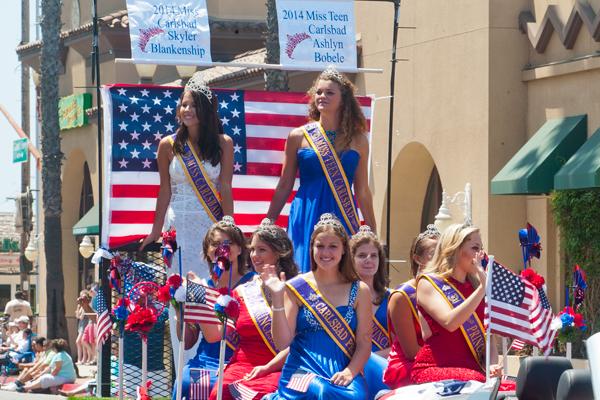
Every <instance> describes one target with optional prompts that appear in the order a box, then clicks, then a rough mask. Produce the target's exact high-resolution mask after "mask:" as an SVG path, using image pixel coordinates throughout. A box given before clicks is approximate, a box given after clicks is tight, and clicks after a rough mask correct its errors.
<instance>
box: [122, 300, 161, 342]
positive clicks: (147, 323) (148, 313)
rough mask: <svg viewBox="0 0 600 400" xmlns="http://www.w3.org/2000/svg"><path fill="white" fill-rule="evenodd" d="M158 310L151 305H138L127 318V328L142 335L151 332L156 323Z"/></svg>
mask: <svg viewBox="0 0 600 400" xmlns="http://www.w3.org/2000/svg"><path fill="white" fill-rule="evenodd" d="M156 320H157V315H156V310H155V309H153V308H151V307H141V306H139V305H136V306H135V308H134V309H133V311H132V312H131V313H130V314H129V318H127V324H125V329H126V330H127V331H129V332H138V333H140V334H142V335H145V334H147V333H148V332H150V330H151V329H152V327H153V326H154V324H156Z"/></svg>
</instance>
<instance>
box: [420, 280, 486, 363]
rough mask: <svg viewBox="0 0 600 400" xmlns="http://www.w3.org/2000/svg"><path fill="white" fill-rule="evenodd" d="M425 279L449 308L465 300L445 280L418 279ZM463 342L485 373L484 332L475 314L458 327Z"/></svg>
mask: <svg viewBox="0 0 600 400" xmlns="http://www.w3.org/2000/svg"><path fill="white" fill-rule="evenodd" d="M421 278H423V279H427V280H428V281H429V282H430V283H431V284H432V285H433V287H434V288H435V289H436V290H437V291H438V292H439V293H440V294H441V295H442V297H443V298H444V299H445V300H446V301H447V302H448V305H449V306H450V307H451V308H456V307H458V306H459V305H461V304H462V302H463V301H464V300H465V298H464V297H463V295H462V294H461V293H460V292H459V291H458V289H456V288H455V287H454V285H453V284H452V283H450V282H449V281H448V280H447V279H443V278H440V277H439V276H437V275H434V274H427V275H421V277H420V278H419V279H421ZM460 330H461V332H462V334H463V336H464V337H465V341H466V342H467V345H468V346H469V349H470V350H471V354H472V355H473V358H475V361H477V364H479V366H480V367H481V369H482V370H484V371H485V363H484V357H485V330H484V329H483V324H482V323H481V321H480V320H479V317H478V316H477V314H475V313H473V314H471V315H470V316H469V318H467V320H466V321H465V322H464V323H463V324H462V325H461V326H460Z"/></svg>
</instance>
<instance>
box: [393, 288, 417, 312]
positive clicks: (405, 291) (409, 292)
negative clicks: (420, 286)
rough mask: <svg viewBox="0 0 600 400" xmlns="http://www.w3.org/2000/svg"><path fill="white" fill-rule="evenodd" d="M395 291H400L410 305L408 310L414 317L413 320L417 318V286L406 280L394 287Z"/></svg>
mask: <svg viewBox="0 0 600 400" xmlns="http://www.w3.org/2000/svg"><path fill="white" fill-rule="evenodd" d="M396 291H397V292H399V293H401V294H402V295H403V296H404V298H406V301H407V302H408V305H409V306H410V310H411V311H412V313H413V316H414V317H415V320H416V321H418V320H419V315H418V314H417V288H416V287H415V286H413V285H411V284H410V283H408V282H406V283H403V284H402V285H400V286H398V287H397V288H396Z"/></svg>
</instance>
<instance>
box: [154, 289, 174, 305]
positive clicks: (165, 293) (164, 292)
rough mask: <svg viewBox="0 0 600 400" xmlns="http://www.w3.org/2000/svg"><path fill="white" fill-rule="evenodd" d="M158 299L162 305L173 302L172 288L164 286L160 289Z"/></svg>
mask: <svg viewBox="0 0 600 400" xmlns="http://www.w3.org/2000/svg"><path fill="white" fill-rule="evenodd" d="M157 298H158V301H160V302H161V303H165V304H166V303H168V302H169V301H170V300H171V288H170V287H169V286H168V285H165V286H162V287H161V288H160V289H158V294H157Z"/></svg>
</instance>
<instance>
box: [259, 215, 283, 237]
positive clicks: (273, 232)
mask: <svg viewBox="0 0 600 400" xmlns="http://www.w3.org/2000/svg"><path fill="white" fill-rule="evenodd" d="M281 231H282V229H281V228H279V227H278V226H277V225H275V224H274V223H273V221H272V220H271V218H263V220H262V221H261V222H260V225H259V226H258V228H256V231H255V233H266V234H267V235H269V236H271V237H273V238H276V237H278V236H279V233H280V232H281Z"/></svg>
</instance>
